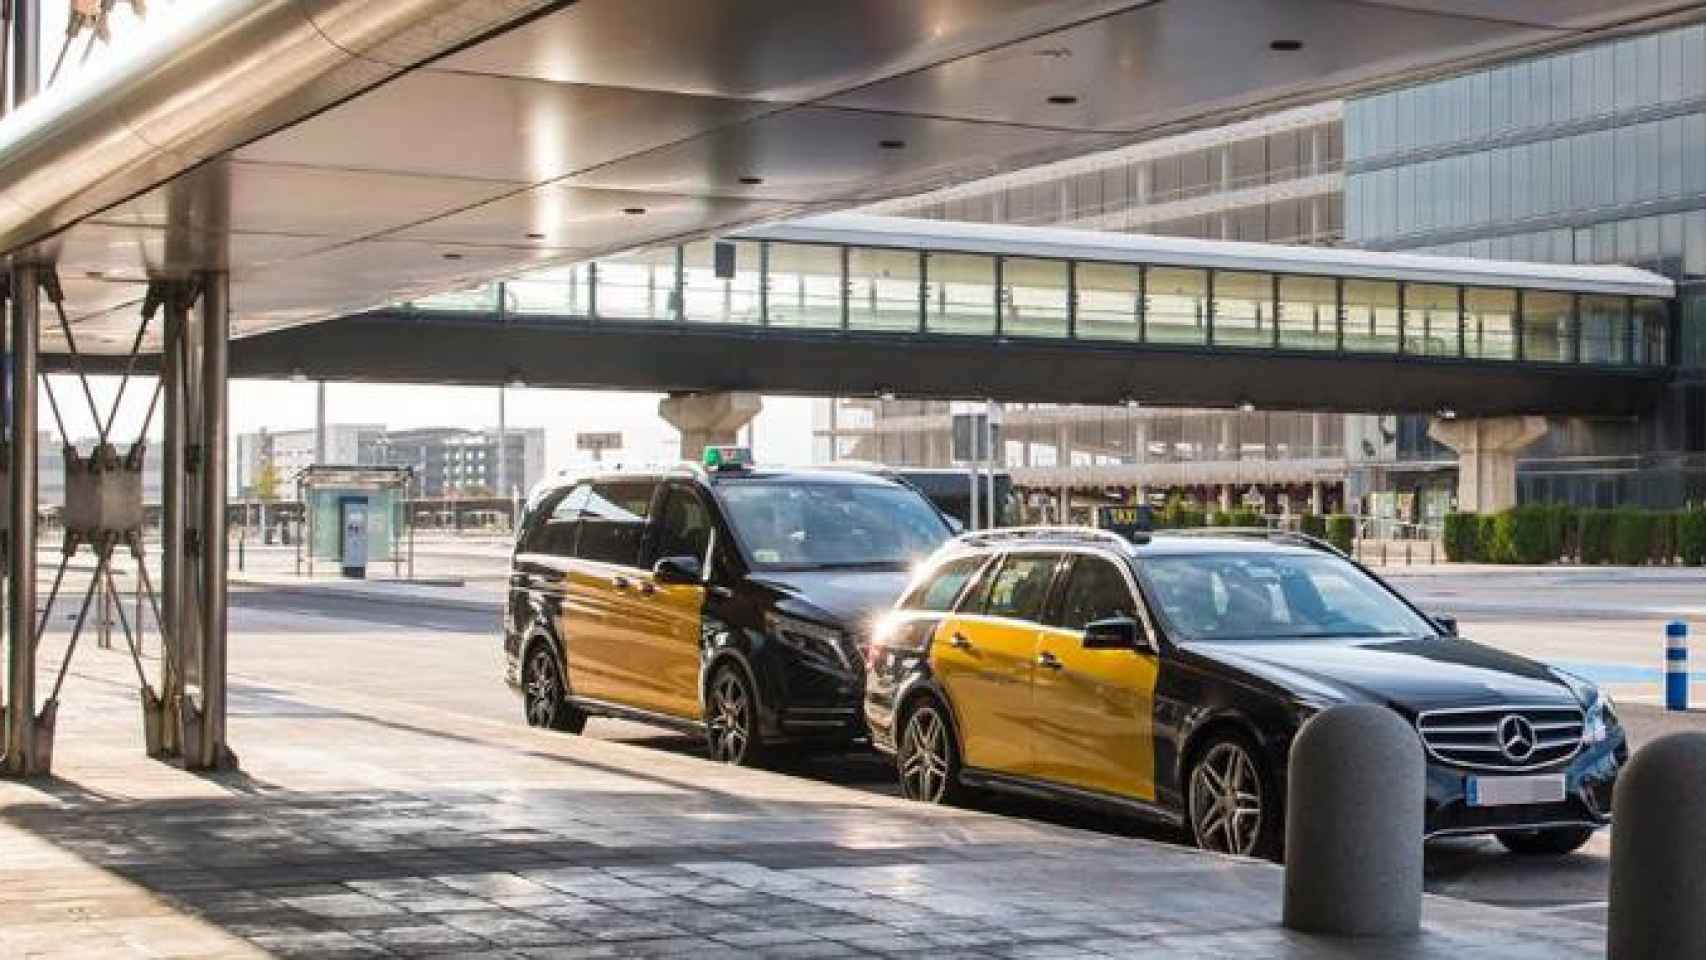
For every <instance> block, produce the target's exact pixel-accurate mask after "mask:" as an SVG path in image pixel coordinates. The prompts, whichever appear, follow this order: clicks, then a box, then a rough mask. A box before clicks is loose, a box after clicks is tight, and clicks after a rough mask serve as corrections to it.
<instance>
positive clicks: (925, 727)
mask: <svg viewBox="0 0 1706 960" xmlns="http://www.w3.org/2000/svg"><path fill="white" fill-rule="evenodd" d="M899 731H900V732H899V735H898V736H896V737H895V751H894V767H895V774H896V777H897V778H898V779H899V781H900V793H901V796H903V797H905V798H906V799H908V800H916V801H918V802H920V803H933V804H956V803H958V802H959V801H960V800H961V799H962V798H963V796H964V791H965V788H964V787H963V786H962V785H961V784H960V748H959V744H958V743H957V742H956V741H955V738H954V728H953V723H952V721H951V720H950V719H949V716H948V708H947V707H946V706H945V705H943V703H942V701H940V700H938V699H936V698H935V697H933V696H926V697H923V698H921V699H919V700H918V701H917V702H916V703H915V704H914V706H913V707H912V708H911V709H910V710H908V711H906V714H905V716H904V717H903V719H902V721H901V725H900V728H899Z"/></svg>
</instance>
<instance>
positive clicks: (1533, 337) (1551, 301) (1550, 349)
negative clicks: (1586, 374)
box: [1522, 290, 1576, 363]
mask: <svg viewBox="0 0 1706 960" xmlns="http://www.w3.org/2000/svg"><path fill="white" fill-rule="evenodd" d="M1575 304H1576V298H1575V297H1573V296H1571V295H1570V294H1567V293H1554V292H1552V291H1550V290H1524V291H1523V293H1522V358H1523V359H1524V360H1534V361H1538V362H1540V363H1569V362H1570V361H1572V360H1574V359H1575V358H1574V357H1573V356H1572V355H1571V354H1572V352H1573V348H1574V346H1575V339H1576V337H1575V327H1574V324H1575Z"/></svg>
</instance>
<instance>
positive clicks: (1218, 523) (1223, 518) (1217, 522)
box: [1208, 510, 1232, 527]
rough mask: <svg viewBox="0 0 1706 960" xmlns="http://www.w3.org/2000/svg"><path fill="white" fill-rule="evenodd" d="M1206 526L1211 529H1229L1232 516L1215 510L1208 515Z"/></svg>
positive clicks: (1223, 511)
mask: <svg viewBox="0 0 1706 960" xmlns="http://www.w3.org/2000/svg"><path fill="white" fill-rule="evenodd" d="M1208 525H1209V526H1211V527H1230V526H1232V514H1230V513H1227V512H1226V511H1225V510H1216V511H1214V512H1213V513H1211V514H1209V515H1208Z"/></svg>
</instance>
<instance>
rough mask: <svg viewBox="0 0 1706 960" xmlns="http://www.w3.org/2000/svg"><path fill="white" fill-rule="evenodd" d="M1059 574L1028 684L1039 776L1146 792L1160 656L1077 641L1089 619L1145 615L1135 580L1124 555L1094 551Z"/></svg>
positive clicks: (1151, 784)
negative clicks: (1093, 646) (1090, 646)
mask: <svg viewBox="0 0 1706 960" xmlns="http://www.w3.org/2000/svg"><path fill="white" fill-rule="evenodd" d="M1062 576H1063V581H1062V587H1061V589H1060V590H1059V591H1057V592H1058V600H1057V602H1056V603H1055V604H1054V606H1053V608H1052V609H1051V610H1050V612H1049V615H1048V618H1047V619H1048V623H1047V624H1046V625H1045V626H1044V628H1043V630H1042V632H1041V636H1040V637H1039V640H1038V643H1037V660H1038V667H1037V671H1036V677H1035V679H1034V680H1033V682H1032V685H1031V692H1032V693H1031V695H1032V710H1033V711H1034V712H1035V715H1036V722H1035V730H1036V748H1035V749H1036V753H1037V770H1038V776H1041V777H1043V778H1045V779H1048V780H1051V781H1054V782H1057V783H1062V784H1066V785H1068V786H1073V787H1079V788H1081V789H1085V790H1094V791H1098V792H1101V793H1110V794H1118V795H1121V796H1126V797H1132V798H1135V799H1139V800H1151V801H1152V800H1154V799H1155V723H1154V719H1155V680H1156V676H1157V674H1158V673H1159V670H1160V664H1159V661H1158V660H1157V658H1156V657H1155V655H1154V654H1150V653H1138V652H1134V651H1131V650H1086V649H1085V648H1084V627H1085V625H1087V624H1090V623H1094V622H1095V621H1097V620H1106V619H1110V618H1113V617H1131V618H1134V619H1137V620H1138V621H1139V622H1146V621H1145V617H1144V611H1143V610H1142V607H1141V605H1140V603H1139V601H1138V597H1137V592H1136V587H1135V583H1134V581H1133V579H1132V577H1131V576H1130V574H1129V573H1128V572H1127V569H1126V565H1125V563H1124V562H1123V561H1121V560H1118V559H1116V558H1114V557H1110V556H1104V555H1102V554H1100V553H1092V552H1083V553H1077V554H1074V555H1073V556H1072V557H1071V559H1070V562H1069V564H1068V565H1067V569H1066V570H1065V571H1064V573H1063V575H1062ZM1151 636H1153V634H1151Z"/></svg>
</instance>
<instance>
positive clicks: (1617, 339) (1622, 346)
mask: <svg viewBox="0 0 1706 960" xmlns="http://www.w3.org/2000/svg"><path fill="white" fill-rule="evenodd" d="M1581 311H1582V314H1581V325H1582V347H1581V350H1582V352H1581V362H1582V363H1597V364H1623V363H1628V362H1629V301H1628V300H1627V299H1626V298H1624V297H1611V296H1604V295H1601V294H1593V295H1589V296H1584V297H1582V298H1581Z"/></svg>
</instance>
